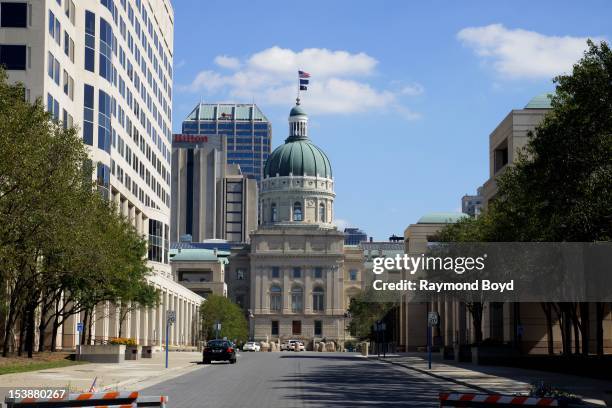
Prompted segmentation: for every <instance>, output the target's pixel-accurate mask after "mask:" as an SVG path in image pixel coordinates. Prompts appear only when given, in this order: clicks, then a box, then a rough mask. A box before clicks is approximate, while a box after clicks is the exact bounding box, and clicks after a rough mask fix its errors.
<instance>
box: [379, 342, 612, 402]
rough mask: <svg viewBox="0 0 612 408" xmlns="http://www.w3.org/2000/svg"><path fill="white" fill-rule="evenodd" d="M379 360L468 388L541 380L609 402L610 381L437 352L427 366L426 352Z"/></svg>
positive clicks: (515, 387) (506, 388)
mask: <svg viewBox="0 0 612 408" xmlns="http://www.w3.org/2000/svg"><path fill="white" fill-rule="evenodd" d="M370 358H376V356H375V355H371V356H370ZM381 361H385V362H387V363H391V364H396V365H400V366H402V367H405V368H409V369H412V370H416V371H419V372H421V373H425V374H428V375H431V376H433V377H437V378H439V379H444V380H446V381H451V382H454V383H456V384H457V385H461V386H467V387H470V388H472V389H473V390H474V392H492V393H503V394H514V393H524V392H527V391H528V390H529V385H530V384H531V383H532V382H535V381H542V380H543V381H544V382H546V383H549V384H552V385H554V386H556V387H557V388H560V389H562V390H564V391H569V392H572V393H574V394H576V395H578V396H580V397H582V398H583V400H585V402H588V403H590V404H593V405H599V406H606V404H607V405H608V406H612V382H611V381H603V380H596V379H590V378H585V377H577V376H573V375H567V374H559V373H551V372H546V371H535V370H527V369H522V368H515V367H500V366H479V365H475V364H471V363H456V362H454V361H449V360H442V359H441V358H440V354H439V353H434V354H433V355H432V367H431V370H429V368H428V366H427V353H399V354H392V355H387V358H386V359H383V358H382V356H381Z"/></svg>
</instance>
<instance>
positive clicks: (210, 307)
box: [200, 295, 249, 343]
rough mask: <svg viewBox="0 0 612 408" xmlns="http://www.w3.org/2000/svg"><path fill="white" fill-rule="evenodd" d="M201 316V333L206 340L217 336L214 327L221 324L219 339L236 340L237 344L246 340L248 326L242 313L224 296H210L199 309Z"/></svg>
mask: <svg viewBox="0 0 612 408" xmlns="http://www.w3.org/2000/svg"><path fill="white" fill-rule="evenodd" d="M200 314H201V316H202V333H203V335H204V338H205V339H206V340H210V339H214V338H215V336H216V335H217V333H216V331H215V328H214V325H215V324H216V323H221V332H219V333H218V336H219V337H220V338H223V337H227V338H228V339H229V340H237V341H238V342H239V343H242V342H245V341H246V340H247V339H248V336H249V333H248V325H247V320H246V318H245V317H244V311H243V310H242V309H241V308H240V307H239V306H238V305H236V304H234V303H232V302H231V301H230V300H229V299H228V298H226V297H225V296H219V295H210V296H208V298H207V299H206V301H204V303H202V306H201V308H200Z"/></svg>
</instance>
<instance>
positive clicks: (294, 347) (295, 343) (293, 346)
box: [288, 340, 306, 351]
mask: <svg viewBox="0 0 612 408" xmlns="http://www.w3.org/2000/svg"><path fill="white" fill-rule="evenodd" d="M288 343H289V350H291V351H304V350H306V348H305V347H304V343H302V342H301V341H299V340H289V341H288Z"/></svg>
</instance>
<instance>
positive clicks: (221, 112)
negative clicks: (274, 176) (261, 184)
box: [182, 103, 272, 181]
mask: <svg viewBox="0 0 612 408" xmlns="http://www.w3.org/2000/svg"><path fill="white" fill-rule="evenodd" d="M182 132H183V134H185V135H208V136H210V135H221V136H223V137H224V138H225V140H226V143H227V163H228V164H238V165H240V170H241V171H242V174H244V175H245V176H247V177H252V178H254V179H256V180H257V181H260V180H261V179H262V178H263V171H264V169H263V168H264V164H265V162H266V159H267V158H268V156H270V152H271V146H272V125H271V123H270V122H269V121H268V119H267V118H266V116H265V115H264V114H263V113H262V112H261V110H260V109H259V108H258V107H257V105H255V104H212V103H200V104H198V105H197V106H196V107H195V108H194V109H193V111H191V113H190V114H189V115H188V116H187V118H186V119H185V120H184V121H183V128H182Z"/></svg>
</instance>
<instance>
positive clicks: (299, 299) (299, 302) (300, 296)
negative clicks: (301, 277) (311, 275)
mask: <svg viewBox="0 0 612 408" xmlns="http://www.w3.org/2000/svg"><path fill="white" fill-rule="evenodd" d="M303 307H304V291H303V290H302V288H301V287H299V286H294V287H293V289H291V311H292V312H294V313H299V312H301V311H302V309H303Z"/></svg>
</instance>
